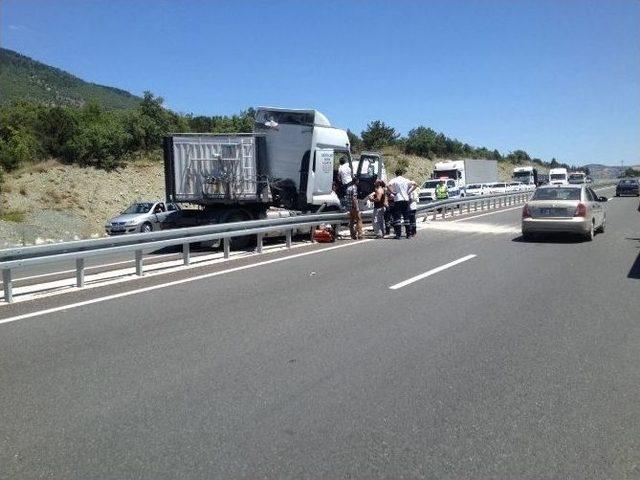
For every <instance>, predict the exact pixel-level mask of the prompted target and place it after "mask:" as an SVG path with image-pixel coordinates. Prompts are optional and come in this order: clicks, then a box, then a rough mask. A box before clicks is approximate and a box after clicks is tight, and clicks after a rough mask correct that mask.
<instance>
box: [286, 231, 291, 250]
mask: <svg viewBox="0 0 640 480" xmlns="http://www.w3.org/2000/svg"><path fill="white" fill-rule="evenodd" d="M291 235H292V230H287V233H286V239H287V240H286V241H287V248H291Z"/></svg>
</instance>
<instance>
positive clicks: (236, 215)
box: [222, 210, 256, 250]
mask: <svg viewBox="0 0 640 480" xmlns="http://www.w3.org/2000/svg"><path fill="white" fill-rule="evenodd" d="M248 220H251V214H250V213H249V212H247V211H245V210H231V211H230V212H227V213H226V214H225V216H224V217H223V218H222V223H231V222H246V221H248ZM255 243H256V237H255V235H247V236H244V237H233V238H231V239H230V245H231V249H232V250H246V249H247V248H249V247H251V246H253V245H255Z"/></svg>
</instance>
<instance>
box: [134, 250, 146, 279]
mask: <svg viewBox="0 0 640 480" xmlns="http://www.w3.org/2000/svg"><path fill="white" fill-rule="evenodd" d="M136 275H138V276H139V277H141V276H142V275H144V271H143V268H142V250H136Z"/></svg>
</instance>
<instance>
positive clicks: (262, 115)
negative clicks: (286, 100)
mask: <svg viewBox="0 0 640 480" xmlns="http://www.w3.org/2000/svg"><path fill="white" fill-rule="evenodd" d="M269 120H272V121H274V122H276V123H285V124H294V125H317V126H320V127H330V126H331V122H329V119H328V118H327V117H326V116H325V115H324V114H323V113H321V112H319V111H318V110H315V109H291V108H278V107H258V110H257V111H256V122H257V123H265V122H267V121H269Z"/></svg>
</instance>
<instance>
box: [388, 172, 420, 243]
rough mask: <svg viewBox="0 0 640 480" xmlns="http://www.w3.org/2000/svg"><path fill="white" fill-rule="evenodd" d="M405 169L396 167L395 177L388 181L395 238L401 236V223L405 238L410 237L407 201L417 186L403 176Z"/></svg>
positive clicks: (397, 238) (398, 238)
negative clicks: (392, 198)
mask: <svg viewBox="0 0 640 480" xmlns="http://www.w3.org/2000/svg"><path fill="white" fill-rule="evenodd" d="M405 173H406V172H405V170H404V169H403V168H397V169H396V171H395V174H396V177H395V178H394V179H393V180H391V181H390V182H389V191H390V192H391V193H392V194H393V197H394V208H393V229H394V230H395V238H396V240H400V238H402V224H403V223H404V225H405V232H406V235H407V238H411V230H410V228H411V226H410V225H409V201H410V200H411V194H412V193H413V191H414V190H415V189H416V188H418V184H417V183H416V182H414V181H413V180H409V179H408V178H405V177H404V174H405Z"/></svg>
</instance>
